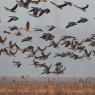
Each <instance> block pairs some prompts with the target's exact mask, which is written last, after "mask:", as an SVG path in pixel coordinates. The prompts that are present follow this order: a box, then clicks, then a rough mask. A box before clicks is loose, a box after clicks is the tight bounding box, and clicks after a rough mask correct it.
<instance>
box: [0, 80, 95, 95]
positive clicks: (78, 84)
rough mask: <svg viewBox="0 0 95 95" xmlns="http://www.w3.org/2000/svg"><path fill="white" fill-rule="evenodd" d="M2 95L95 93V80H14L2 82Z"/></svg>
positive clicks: (94, 94)
mask: <svg viewBox="0 0 95 95" xmlns="http://www.w3.org/2000/svg"><path fill="white" fill-rule="evenodd" d="M0 95H95V81H90V80H88V79H85V80H83V79H73V80H70V79H69V80H58V79H57V80H56V79H52V80H51V79H48V80H47V81H43V80H37V79H36V80H32V81H30V80H25V79H22V81H16V80H12V81H10V82H8V81H5V80H4V81H2V82H1V83H0Z"/></svg>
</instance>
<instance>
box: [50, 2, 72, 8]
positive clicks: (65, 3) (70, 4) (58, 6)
mask: <svg viewBox="0 0 95 95" xmlns="http://www.w3.org/2000/svg"><path fill="white" fill-rule="evenodd" d="M50 3H52V4H53V5H55V6H56V7H57V8H59V9H62V8H63V7H65V6H67V5H69V6H72V2H67V1H64V4H61V5H57V4H55V3H54V2H52V1H50Z"/></svg>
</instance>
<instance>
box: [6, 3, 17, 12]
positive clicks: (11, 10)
mask: <svg viewBox="0 0 95 95" xmlns="http://www.w3.org/2000/svg"><path fill="white" fill-rule="evenodd" d="M17 7H18V4H16V5H15V6H14V7H12V8H11V9H9V8H7V7H4V8H5V9H6V10H8V11H10V12H16V11H15V10H16V9H17Z"/></svg>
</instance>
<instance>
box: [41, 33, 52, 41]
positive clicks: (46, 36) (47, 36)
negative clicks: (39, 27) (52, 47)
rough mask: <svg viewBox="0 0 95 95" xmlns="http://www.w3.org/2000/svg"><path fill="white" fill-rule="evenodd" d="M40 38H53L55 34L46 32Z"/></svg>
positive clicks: (46, 39)
mask: <svg viewBox="0 0 95 95" xmlns="http://www.w3.org/2000/svg"><path fill="white" fill-rule="evenodd" d="M40 38H42V39H45V41H48V40H53V39H54V36H53V35H52V34H50V33H44V34H43V35H42V36H41V37H40Z"/></svg>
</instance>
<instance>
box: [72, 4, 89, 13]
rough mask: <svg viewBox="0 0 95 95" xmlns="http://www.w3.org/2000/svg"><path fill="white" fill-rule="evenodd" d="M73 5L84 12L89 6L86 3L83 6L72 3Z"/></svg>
mask: <svg viewBox="0 0 95 95" xmlns="http://www.w3.org/2000/svg"><path fill="white" fill-rule="evenodd" d="M74 6H75V7H76V8H78V9H80V10H82V11H84V12H86V9H87V8H88V7H89V5H88V4H87V5H86V6H84V7H79V6H77V5H74Z"/></svg>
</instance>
